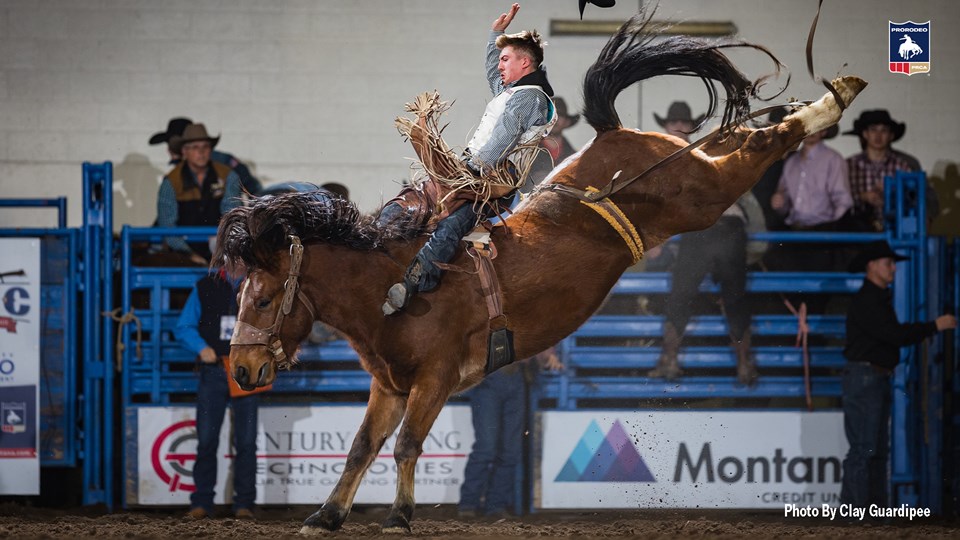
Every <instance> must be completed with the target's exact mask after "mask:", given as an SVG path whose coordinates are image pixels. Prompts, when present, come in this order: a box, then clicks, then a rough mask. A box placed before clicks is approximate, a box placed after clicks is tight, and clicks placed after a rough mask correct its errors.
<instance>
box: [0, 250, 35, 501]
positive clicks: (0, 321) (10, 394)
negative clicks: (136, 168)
mask: <svg viewBox="0 0 960 540" xmlns="http://www.w3.org/2000/svg"><path fill="white" fill-rule="evenodd" d="M0 253H2V254H3V257H0V495H39V494H40V456H39V452H38V444H39V433H40V410H39V403H38V402H39V394H38V389H39V385H40V240H39V239H37V238H0Z"/></svg>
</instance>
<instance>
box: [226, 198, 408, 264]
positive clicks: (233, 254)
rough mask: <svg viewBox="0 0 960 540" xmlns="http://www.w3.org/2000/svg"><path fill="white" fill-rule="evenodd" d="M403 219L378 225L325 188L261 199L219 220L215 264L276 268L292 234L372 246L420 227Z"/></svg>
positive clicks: (351, 245)
mask: <svg viewBox="0 0 960 540" xmlns="http://www.w3.org/2000/svg"><path fill="white" fill-rule="evenodd" d="M405 225H406V224H405V223H403V222H402V221H401V222H399V223H394V224H390V225H388V226H385V227H381V226H378V225H377V223H376V216H375V215H364V214H362V213H361V212H360V210H359V209H358V208H357V206H356V205H355V204H354V203H352V202H350V201H347V200H345V199H342V198H340V197H337V196H332V195H330V193H329V192H327V191H324V190H317V191H310V192H298V193H286V194H283V195H274V196H266V197H258V198H257V199H255V200H254V201H253V202H252V203H251V204H250V205H249V206H241V207H238V208H234V209H233V210H230V211H229V212H227V213H226V214H224V216H223V217H222V218H221V219H220V227H219V230H218V231H217V245H216V251H215V253H214V254H213V259H212V260H213V261H214V264H219V263H220V262H223V263H224V264H225V265H226V266H227V268H228V269H230V270H231V271H235V270H237V269H238V268H240V267H245V268H247V269H250V268H263V269H268V270H270V269H275V268H276V265H277V263H278V262H279V261H278V259H277V257H276V252H277V251H278V250H282V249H286V248H287V247H288V246H289V245H290V240H289V238H288V236H289V235H296V236H298V237H300V240H301V242H302V243H303V244H304V245H306V244H312V243H321V242H322V243H326V244H335V245H342V246H346V247H349V248H352V249H358V250H372V249H376V248H378V247H380V246H382V245H383V243H384V242H385V241H387V240H401V239H408V238H411V237H413V236H414V235H415V234H416V233H418V232H419V231H418V230H415V229H412V228H410V227H407V226H405Z"/></svg>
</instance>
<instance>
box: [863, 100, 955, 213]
mask: <svg viewBox="0 0 960 540" xmlns="http://www.w3.org/2000/svg"><path fill="white" fill-rule="evenodd" d="M906 131H907V125H906V124H905V123H903V122H897V121H896V120H894V119H893V118H892V117H891V116H890V112H889V111H887V110H886V109H873V110H868V111H863V112H862V113H860V117H859V118H857V119H856V120H854V122H853V129H851V130H850V131H845V132H844V135H857V136H858V137H859V138H860V147H861V149H862V150H863V151H862V152H860V153H859V154H855V155H853V156H850V157H848V158H847V168H848V170H849V176H850V191H851V194H852V195H853V217H854V218H855V220H856V223H858V225H859V228H861V229H863V230H868V231H879V230H883V179H884V178H885V177H887V176H894V175H896V173H897V171H908V172H914V171H920V170H921V168H920V163H919V162H918V161H917V159H916V158H914V157H913V156H911V155H909V154H905V153H903V152H900V151H897V150H894V149H893V147H892V146H891V145H892V144H893V143H894V142H896V141H898V140H900V138H901V137H903V134H904V133H906ZM939 210H940V208H939V204H938V201H937V196H936V192H935V191H934V190H933V189H927V217H928V219H932V218H933V217H935V216H936V215H937V214H938V213H939Z"/></svg>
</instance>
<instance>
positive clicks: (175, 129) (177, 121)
mask: <svg viewBox="0 0 960 540" xmlns="http://www.w3.org/2000/svg"><path fill="white" fill-rule="evenodd" d="M192 123H193V120H190V119H189V118H183V117H182V116H178V117H177V118H171V119H170V121H169V122H167V130H166V131H160V132H158V133H154V134H153V135H151V136H150V144H160V143H165V142H169V141H170V139H172V138H174V137H177V136H179V135H183V130H184V129H186V127H187V126H189V125H190V124H192Z"/></svg>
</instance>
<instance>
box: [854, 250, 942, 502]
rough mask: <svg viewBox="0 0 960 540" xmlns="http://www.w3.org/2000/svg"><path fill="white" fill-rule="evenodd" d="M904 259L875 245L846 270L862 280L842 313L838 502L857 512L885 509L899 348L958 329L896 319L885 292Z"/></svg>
mask: <svg viewBox="0 0 960 540" xmlns="http://www.w3.org/2000/svg"><path fill="white" fill-rule="evenodd" d="M906 259H907V257H904V256H902V255H899V254H897V253H896V252H895V251H893V249H891V248H890V244H888V243H887V242H886V241H884V240H878V241H876V242H871V243H869V244H867V245H866V246H865V247H864V248H863V250H862V251H861V252H860V253H858V254H857V255H856V257H854V259H853V261H852V262H851V263H850V267H849V270H850V271H851V272H866V276H865V279H864V280H863V286H862V287H861V288H860V291H859V292H857V294H856V295H855V296H854V297H853V300H852V301H851V303H850V308H849V311H848V312H847V334H846V335H847V344H846V347H845V348H844V350H843V354H844V356H845V357H846V358H847V365H846V367H845V368H844V374H843V427H844V432H845V433H846V437H847V441H848V442H849V443H850V450H849V451H848V452H847V455H846V457H845V458H844V460H843V476H842V477H843V482H842V484H841V490H840V503H841V504H850V505H853V506H854V507H858V508H866V506H867V505H869V504H876V505H878V506H880V507H886V506H887V501H886V488H887V451H888V447H889V442H890V440H889V431H888V427H887V426H888V424H889V422H890V375H891V374H892V373H893V369H894V368H895V367H896V365H897V363H898V362H899V360H900V348H901V347H905V346H907V345H913V344H916V343H920V342H922V341H923V340H924V339H926V338H928V337H931V336H933V335H934V334H936V333H937V332H942V331H944V330H950V329H954V328H956V327H957V319H956V317H954V316H953V315H941V316H939V317H937V318H936V320H933V321H929V322H919V323H900V322H899V321H898V320H897V314H896V312H895V311H894V309H893V299H892V296H891V295H890V292H889V291H888V290H887V288H888V287H889V286H890V284H892V283H893V280H894V276H895V275H896V271H897V265H896V262H897V261H903V260H906Z"/></svg>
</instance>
